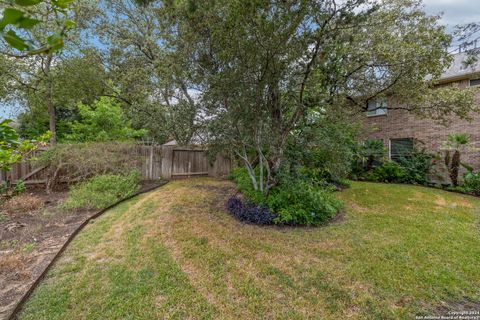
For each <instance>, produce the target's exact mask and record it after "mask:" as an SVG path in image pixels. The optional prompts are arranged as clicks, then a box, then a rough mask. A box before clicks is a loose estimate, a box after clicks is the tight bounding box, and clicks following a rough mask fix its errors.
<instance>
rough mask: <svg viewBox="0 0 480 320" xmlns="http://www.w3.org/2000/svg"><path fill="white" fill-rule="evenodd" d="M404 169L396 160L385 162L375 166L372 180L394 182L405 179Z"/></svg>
mask: <svg viewBox="0 0 480 320" xmlns="http://www.w3.org/2000/svg"><path fill="white" fill-rule="evenodd" d="M405 177H406V172H405V169H404V168H403V167H402V166H401V165H399V164H398V163H396V162H386V163H384V164H382V165H381V166H380V167H377V168H375V170H374V171H373V173H372V176H371V178H372V180H374V181H380V182H396V183H401V182H404V181H405Z"/></svg>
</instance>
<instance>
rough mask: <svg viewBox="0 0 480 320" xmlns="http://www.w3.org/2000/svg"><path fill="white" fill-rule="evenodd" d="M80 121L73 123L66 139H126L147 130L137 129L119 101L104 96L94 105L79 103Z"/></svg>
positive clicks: (79, 140)
mask: <svg viewBox="0 0 480 320" xmlns="http://www.w3.org/2000/svg"><path fill="white" fill-rule="evenodd" d="M78 110H79V114H80V119H81V120H80V121H75V122H74V123H72V124H71V131H72V132H71V133H70V134H67V135H66V137H65V139H66V140H67V141H73V142H89V141H96V142H99V141H125V140H131V139H135V138H140V137H142V136H144V135H145V134H146V133H147V132H146V130H144V129H143V130H135V129H133V128H132V127H131V122H130V120H128V119H127V118H126V117H125V114H124V113H123V110H122V108H121V106H120V105H119V103H118V102H116V101H115V100H114V99H113V98H108V97H102V98H100V99H99V100H97V101H95V102H94V103H93V104H92V106H88V105H84V104H81V103H80V104H79V105H78Z"/></svg>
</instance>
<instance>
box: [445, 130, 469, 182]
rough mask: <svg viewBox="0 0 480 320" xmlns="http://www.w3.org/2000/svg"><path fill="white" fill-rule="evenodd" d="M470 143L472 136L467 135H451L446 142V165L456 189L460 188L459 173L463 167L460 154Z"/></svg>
mask: <svg viewBox="0 0 480 320" xmlns="http://www.w3.org/2000/svg"><path fill="white" fill-rule="evenodd" d="M469 142H470V136H469V135H467V134H465V133H455V134H450V135H449V136H448V140H447V141H446V142H445V165H446V167H447V170H448V174H449V176H450V180H451V181H452V184H453V185H454V186H455V187H456V186H458V172H459V169H460V165H461V153H460V152H461V150H462V149H463V148H464V147H465V146H466V145H467V144H468V143H469ZM452 151H453V155H452Z"/></svg>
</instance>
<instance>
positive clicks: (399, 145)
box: [363, 53, 480, 169]
mask: <svg viewBox="0 0 480 320" xmlns="http://www.w3.org/2000/svg"><path fill="white" fill-rule="evenodd" d="M464 58H465V55H464V54H461V53H460V54H456V55H455V57H454V62H453V63H452V65H451V66H450V68H449V69H448V70H446V71H445V72H444V73H443V74H442V76H441V78H440V80H439V84H438V85H439V86H460V87H462V88H465V87H468V86H480V63H477V64H476V65H474V66H472V67H467V68H465V66H464V64H463V63H462V62H463V61H464ZM478 97H479V100H480V95H479V96H478ZM383 106H385V107H395V101H392V99H388V100H376V101H371V102H369V109H372V111H368V112H367V113H366V115H365V116H364V117H363V125H364V128H365V132H366V138H367V139H381V140H383V142H384V144H385V147H386V150H387V151H388V157H389V158H390V159H392V158H393V159H394V158H395V156H396V155H397V150H399V149H402V150H403V149H404V148H412V147H413V145H414V144H419V145H421V146H423V147H424V148H425V149H427V150H429V151H432V152H435V153H437V152H440V151H441V145H442V143H443V142H444V141H446V140H447V137H448V135H449V134H452V133H467V134H469V135H470V141H471V146H472V147H471V148H470V149H471V150H469V151H466V152H465V153H464V154H463V155H462V162H466V163H468V164H470V165H473V166H474V167H475V168H476V169H480V149H478V150H475V149H477V148H479V147H480V114H479V113H476V114H474V115H473V121H471V122H468V121H465V120H462V119H459V118H458V117H452V118H451V120H450V121H449V125H448V126H443V125H441V124H438V123H435V122H434V121H433V120H429V119H422V118H420V117H418V116H416V115H414V114H413V113H410V112H408V111H406V110H399V109H388V110H387V109H382V108H381V107H383Z"/></svg>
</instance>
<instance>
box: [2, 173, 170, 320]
mask: <svg viewBox="0 0 480 320" xmlns="http://www.w3.org/2000/svg"><path fill="white" fill-rule="evenodd" d="M167 183H168V181H162V182H161V183H160V184H159V185H156V186H153V187H150V188H147V189H145V190H142V191H139V192H136V193H135V194H133V195H131V196H128V197H126V198H124V199H121V200H119V201H117V202H115V203H114V204H112V205H110V206H108V207H106V208H104V209H102V210H100V211H98V212H97V213H95V214H94V215H92V216H91V217H90V218H88V219H87V220H85V221H84V222H83V223H82V224H81V225H80V226H78V228H77V229H75V231H73V232H72V234H71V235H70V236H69V237H68V239H67V241H65V243H64V244H63V245H62V247H61V248H60V250H58V252H57V253H56V254H55V256H54V257H53V259H52V260H51V261H50V262H49V264H48V265H47V266H46V267H45V269H44V270H43V272H42V273H41V274H40V276H38V278H37V279H36V280H35V281H34V282H33V283H32V285H31V286H30V288H29V289H28V290H27V292H25V294H24V295H23V296H22V298H21V299H20V301H19V302H18V303H17V305H16V306H15V308H14V309H13V311H12V312H11V313H10V315H9V316H8V317H7V319H8V320H15V319H18V314H19V312H20V311H21V310H22V309H23V306H24V305H25V303H26V302H27V300H28V299H29V298H30V296H31V294H32V293H33V291H34V290H35V289H36V288H37V286H38V285H39V284H40V282H41V281H42V280H43V279H44V278H45V276H46V275H47V273H48V271H50V268H51V267H52V266H53V264H54V263H55V262H56V261H57V260H58V258H60V256H61V255H62V253H63V252H64V251H65V249H66V248H67V246H68V245H69V244H70V242H72V240H73V239H74V238H75V237H76V235H77V234H78V233H79V232H80V231H82V229H83V228H85V226H86V225H88V224H89V223H90V222H91V221H92V220H95V219H97V218H98V217H100V216H101V215H102V214H104V213H105V212H107V211H108V210H110V209H113V208H114V207H116V206H118V205H119V204H121V203H123V202H125V201H128V200H130V199H132V198H135V197H137V196H139V195H141V194H144V193H147V192H150V191H153V190H155V189H158V188H160V187H163V186H164V185H166V184H167Z"/></svg>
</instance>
